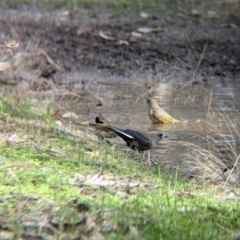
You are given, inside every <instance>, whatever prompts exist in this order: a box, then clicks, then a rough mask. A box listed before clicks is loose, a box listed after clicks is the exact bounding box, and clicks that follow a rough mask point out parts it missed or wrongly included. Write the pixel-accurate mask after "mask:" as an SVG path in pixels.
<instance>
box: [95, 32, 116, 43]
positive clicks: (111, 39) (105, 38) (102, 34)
mask: <svg viewBox="0 0 240 240" xmlns="http://www.w3.org/2000/svg"><path fill="white" fill-rule="evenodd" d="M98 34H99V37H100V38H102V39H104V40H109V41H114V38H113V37H111V36H108V35H107V34H105V33H104V32H103V31H102V30H100V31H99V33H98Z"/></svg>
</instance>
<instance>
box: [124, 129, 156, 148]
mask: <svg viewBox="0 0 240 240" xmlns="http://www.w3.org/2000/svg"><path fill="white" fill-rule="evenodd" d="M125 132H126V133H127V134H129V135H131V136H132V140H134V141H136V142H138V143H139V144H140V145H145V146H151V145H152V141H151V140H150V139H149V137H150V135H149V134H148V133H147V132H146V133H142V132H139V131H133V130H131V129H126V130H125Z"/></svg>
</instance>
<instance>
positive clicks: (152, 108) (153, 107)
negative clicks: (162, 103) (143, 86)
mask: <svg viewBox="0 0 240 240" xmlns="http://www.w3.org/2000/svg"><path fill="white" fill-rule="evenodd" d="M147 102H148V106H149V109H148V116H149V118H150V119H151V121H152V122H153V123H162V124H166V123H180V122H181V121H179V120H177V119H175V118H173V117H172V116H170V115H169V114H168V113H167V112H166V111H165V110H164V109H162V108H161V107H159V106H158V104H157V101H156V99H154V98H148V99H147Z"/></svg>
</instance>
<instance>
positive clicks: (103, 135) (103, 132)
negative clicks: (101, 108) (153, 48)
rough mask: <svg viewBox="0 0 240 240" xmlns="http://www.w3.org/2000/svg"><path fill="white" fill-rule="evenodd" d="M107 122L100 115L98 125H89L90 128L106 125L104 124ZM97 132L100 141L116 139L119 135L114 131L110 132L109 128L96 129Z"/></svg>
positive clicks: (96, 120)
mask: <svg viewBox="0 0 240 240" xmlns="http://www.w3.org/2000/svg"><path fill="white" fill-rule="evenodd" d="M105 121H107V120H106V119H105V118H104V117H103V116H101V115H99V116H97V117H96V118H95V123H96V124H89V125H90V126H94V125H102V124H104V122H105ZM95 128H96V127H95ZM96 129H97V130H99V131H97V132H96V133H95V134H96V135H97V136H98V137H99V138H100V139H105V138H115V137H117V136H118V135H117V134H116V133H115V132H114V131H112V130H109V129H107V128H102V129H99V128H96Z"/></svg>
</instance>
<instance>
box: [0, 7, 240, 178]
mask: <svg viewBox="0 0 240 240" xmlns="http://www.w3.org/2000/svg"><path fill="white" fill-rule="evenodd" d="M232 9H234V8H232ZM237 9H239V4H238V3H236V8H235V10H231V11H229V12H228V14H226V13H224V15H222V14H221V12H211V13H209V14H208V15H206V16H205V18H202V17H201V16H193V15H192V14H189V15H186V14H182V13H170V12H168V13H165V14H159V15H157V14H149V15H148V17H147V18H146V17H144V18H143V17H141V16H140V13H132V14H130V15H126V16H124V15H121V16H118V17H116V16H115V17H113V16H112V15H111V13H110V12H108V10H107V9H104V10H101V11H99V12H97V13H96V12H95V11H94V12H95V14H93V10H92V9H87V10H83V9H82V10H80V11H79V13H71V12H67V11H54V12H46V11H41V10H39V9H36V8H32V9H31V8H30V10H28V8H27V9H17V10H16V9H15V10H13V9H8V10H6V9H4V10H3V9H0V29H1V35H0V41H1V44H4V43H6V42H8V41H12V40H14V41H17V42H19V43H20V47H19V51H20V52H21V59H20V60H19V62H18V65H17V66H16V67H14V68H13V69H10V70H7V71H4V72H1V73H0V79H1V82H2V83H1V84H2V87H1V90H2V91H11V92H12V93H14V94H16V95H18V96H19V97H23V96H28V97H30V98H39V99H45V98H51V97H52V96H54V97H55V99H56V109H59V110H60V112H61V113H65V112H67V111H72V112H76V113H77V114H78V115H79V116H80V118H81V120H83V121H86V120H87V121H89V120H93V119H94V117H95V116H96V115H98V114H99V113H101V114H103V115H104V116H106V117H110V118H111V119H112V124H114V125H116V126H119V127H122V128H133V129H148V130H156V129H157V130H160V131H162V132H166V133H167V134H168V135H169V138H168V140H167V141H164V142H163V143H162V144H161V146H159V149H157V150H155V151H153V152H154V161H155V162H156V164H159V163H160V164H163V165H164V166H166V167H167V168H169V169H176V168H179V169H180V171H182V172H183V173H184V174H186V175H188V176H190V177H193V176H199V178H205V177H206V175H211V174H215V173H216V176H214V177H213V179H214V180H223V181H225V180H226V175H225V174H224V172H227V173H228V172H229V171H231V170H232V169H233V166H234V163H235V161H236V159H237V157H238V154H239V133H240V131H239V109H240V103H239V100H240V95H239V90H240V89H239V88H240V84H239V76H240V18H239V16H238V12H239V11H237ZM142 27H145V28H142ZM139 28H142V29H139ZM8 54H9V53H8ZM2 56H3V57H4V58H7V55H3V54H2ZM4 60H5V59H4ZM149 94H151V95H152V96H154V97H155V98H156V99H157V100H158V103H159V105H161V106H162V107H163V108H164V109H165V110H166V111H168V112H169V113H171V114H172V115H173V116H174V117H175V118H178V119H181V120H182V121H183V123H182V124H178V125H166V126H163V125H152V124H151V122H150V120H149V119H148V116H147V105H146V97H147V96H148V95H149ZM155 153H157V154H155ZM216 169H217V170H216ZM234 171H235V170H234ZM219 173H221V174H219ZM227 176H228V175H227ZM234 181H235V180H234Z"/></svg>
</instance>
